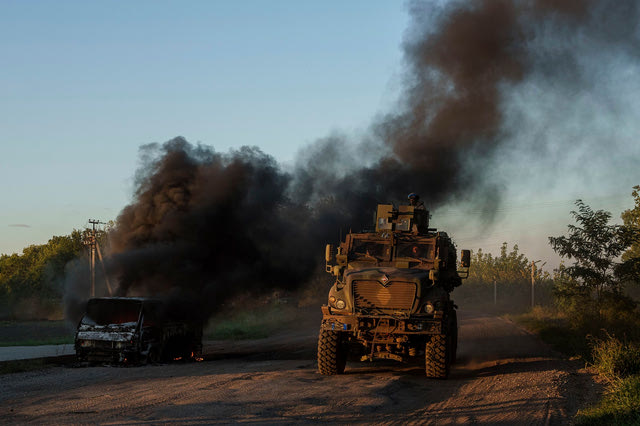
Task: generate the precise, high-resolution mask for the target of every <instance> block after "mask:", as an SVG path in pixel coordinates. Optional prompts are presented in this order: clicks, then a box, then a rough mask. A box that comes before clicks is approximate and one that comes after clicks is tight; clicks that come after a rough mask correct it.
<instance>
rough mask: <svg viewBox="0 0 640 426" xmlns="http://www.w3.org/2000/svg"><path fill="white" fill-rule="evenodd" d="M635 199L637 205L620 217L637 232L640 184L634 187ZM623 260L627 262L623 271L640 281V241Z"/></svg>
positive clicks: (626, 252) (639, 212) (638, 227)
mask: <svg viewBox="0 0 640 426" xmlns="http://www.w3.org/2000/svg"><path fill="white" fill-rule="evenodd" d="M631 195H633V199H634V201H635V206H634V207H633V208H632V209H629V210H625V211H624V212H622V214H621V215H620V217H621V218H622V221H623V222H624V226H626V227H628V228H631V229H635V230H636V232H640V185H636V186H634V187H633V192H632V193H631ZM622 260H623V261H625V262H626V270H625V271H623V273H624V274H626V276H627V277H629V278H630V279H635V280H636V281H638V277H639V276H640V241H639V240H636V241H634V242H633V243H632V244H631V247H629V249H628V250H627V251H625V252H624V254H623V255H622Z"/></svg>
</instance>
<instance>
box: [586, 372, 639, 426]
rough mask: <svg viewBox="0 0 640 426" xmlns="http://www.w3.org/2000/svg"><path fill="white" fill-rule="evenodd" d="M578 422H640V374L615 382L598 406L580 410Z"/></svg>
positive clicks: (596, 423) (590, 423)
mask: <svg viewBox="0 0 640 426" xmlns="http://www.w3.org/2000/svg"><path fill="white" fill-rule="evenodd" d="M576 424H579V425H589V426H591V425H593V426H595V425H605V424H606V425H638V424H640V376H638V375H635V376H630V377H627V378H625V379H622V380H619V381H617V382H615V383H614V384H613V385H612V386H611V388H610V390H609V392H608V393H607V394H606V395H605V396H604V398H603V399H602V400H601V401H600V402H599V403H598V404H597V405H596V406H594V407H591V408H588V409H586V410H581V411H580V412H578V415H577V417H576Z"/></svg>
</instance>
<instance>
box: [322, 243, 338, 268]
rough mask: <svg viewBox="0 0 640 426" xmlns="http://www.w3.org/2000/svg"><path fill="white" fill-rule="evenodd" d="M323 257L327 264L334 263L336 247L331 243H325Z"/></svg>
mask: <svg viewBox="0 0 640 426" xmlns="http://www.w3.org/2000/svg"><path fill="white" fill-rule="evenodd" d="M324 259H325V260H326V262H327V263H329V264H332V263H336V249H335V247H334V246H333V244H327V247H326V249H325V251H324Z"/></svg>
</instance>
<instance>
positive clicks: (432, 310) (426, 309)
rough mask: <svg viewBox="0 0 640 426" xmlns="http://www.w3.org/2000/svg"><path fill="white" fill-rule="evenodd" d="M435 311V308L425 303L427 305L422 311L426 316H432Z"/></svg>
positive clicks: (429, 303)
mask: <svg viewBox="0 0 640 426" xmlns="http://www.w3.org/2000/svg"><path fill="white" fill-rule="evenodd" d="M435 310H436V308H435V307H434V306H433V304H432V303H431V302H427V304H426V305H424V311H425V312H426V313H428V314H432V313H433V312H434V311H435Z"/></svg>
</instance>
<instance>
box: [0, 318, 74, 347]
mask: <svg viewBox="0 0 640 426" xmlns="http://www.w3.org/2000/svg"><path fill="white" fill-rule="evenodd" d="M74 334H75V327H72V326H70V325H69V323H67V322H65V321H0V346H35V345H57V344H63V343H73V338H74Z"/></svg>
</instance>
